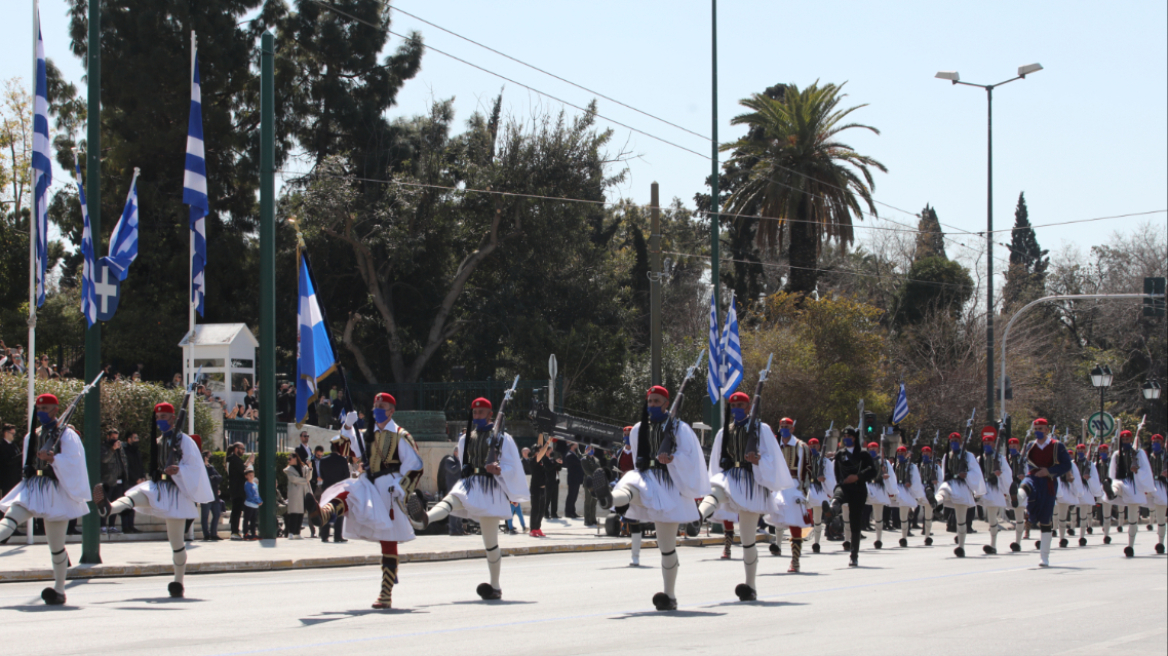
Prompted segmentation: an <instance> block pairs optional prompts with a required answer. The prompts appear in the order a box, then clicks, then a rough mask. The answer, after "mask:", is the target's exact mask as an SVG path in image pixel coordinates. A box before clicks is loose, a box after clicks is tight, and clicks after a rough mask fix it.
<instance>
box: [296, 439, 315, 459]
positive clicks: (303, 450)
mask: <svg viewBox="0 0 1168 656" xmlns="http://www.w3.org/2000/svg"><path fill="white" fill-rule="evenodd" d="M296 457H297V458H300V463H301V464H308V463H310V462H312V453H311V452H309V450H308V431H300V444H297V445H296Z"/></svg>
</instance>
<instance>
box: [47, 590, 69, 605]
mask: <svg viewBox="0 0 1168 656" xmlns="http://www.w3.org/2000/svg"><path fill="white" fill-rule="evenodd" d="M41 599H42V600H44V602H45V603H46V604H48V605H49V606H63V605H64V604H65V593H63V592H57V591H56V590H55V589H53V588H45V589H44V590H41Z"/></svg>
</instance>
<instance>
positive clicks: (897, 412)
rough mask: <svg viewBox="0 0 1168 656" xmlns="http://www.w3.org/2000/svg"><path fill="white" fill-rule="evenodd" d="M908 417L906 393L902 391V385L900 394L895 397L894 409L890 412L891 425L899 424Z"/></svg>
mask: <svg viewBox="0 0 1168 656" xmlns="http://www.w3.org/2000/svg"><path fill="white" fill-rule="evenodd" d="M907 416H908V393H907V392H905V391H904V383H901V384H900V394H898V395H897V397H896V407H895V408H893V410H892V423H894V424H899V423H900V422H902V421H904V418H905V417H907Z"/></svg>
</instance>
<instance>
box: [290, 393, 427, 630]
mask: <svg viewBox="0 0 1168 656" xmlns="http://www.w3.org/2000/svg"><path fill="white" fill-rule="evenodd" d="M396 409H397V399H395V398H393V395H391V394H387V393H385V392H382V393H380V394H378V395H376V396H374V397H373V425H371V426H370V427H369V428H367V429H366V430H365V434H364V435H359V434H357V433H356V432H355V431H354V429H353V425H354V424H355V423H356V422H357V413H356V412H355V411H349V412H348V413H347V414H346V415H345V420H344V427H343V428H342V429H341V436H342V438H343V439H346V440H348V441H349V448H350V449H352V453H353V455H355V456H357V457H358V458H360V459H361V464H362V469H363V470H364V471H363V472H362V473H361V475H360V476H358V477H357V478H347V479H345V480H343V481H341V482H339V483H336V484H334V485H332V486H331V487H329V488H328V489H327V490H325V491H324V492H323V493H322V494H321V496H320V504H319V505H318V504H317V503H316V501H315V500H314V499H313V497H312V495H311V494H306V495H304V503H305V508H306V509H307V510H308V519H309V521H311V522H312V523H313V524H314V525H315V526H320V525H322V524H326V523H328V522H329V521H330V520H332V519H333V518H334V517H344V518H345V535H346V536H350V537H354V538H357V539H358V540H366V541H368V542H377V543H379V544H380V545H381V592H380V594H378V596H377V599H376V600H375V601H374V602H373V608H376V609H379V610H386V609H389V608H392V607H393V587H394V586H395V585H396V584H397V581H398V576H397V573H398V553H397V546H398V543H400V542H409V541H410V540H413V539H414V528H413V526H412V525H411V524H410V520H411V519H412V520H414V521H416V522H419V523H425V519H426V502H425V500H423V499H422V498H421V497H420V496H419V495H418V494H416V493H415V490H417V487H418V483H419V482H420V481H421V478H422V458H421V456H420V455H418V445H417V444H416V443H415V442H414V438H413V436H412V435H410V433H409V432H408V431H407V430H406V429H404V428H402V427H401V426H399V425H398V424H397V422H395V421H394V420H393V415H394V412H395V411H396Z"/></svg>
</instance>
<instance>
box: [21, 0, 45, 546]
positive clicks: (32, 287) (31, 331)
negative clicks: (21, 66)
mask: <svg viewBox="0 0 1168 656" xmlns="http://www.w3.org/2000/svg"><path fill="white" fill-rule="evenodd" d="M40 27H41V26H40V2H39V0H32V107H33V115H34V117H35V115H36V85H37V42H38V41H39V40H40V36H41V30H40ZM34 120H35V119H34ZM28 166H29V176H28V179H29V180H30V181H32V183H33V185H32V202H33V207H32V212H29V215H28V357H27V358H25V361H24V364H25V367H24V372H25V375H27V376H28V404H27V411H26V415H25V416H26V417H27V423H26V426H27V428H26V429H25V432H26V433H27V434H28V435H29V436H30V438H31V436H32V413H33V401H34V400H35V399H36V388H35V387H34V385H35V384H36V383H35V379H34V375H35V372H34V371H33V370H32V369H30V368H29V367H28V363H29V362H30V361H31V360H32V358H33V357H35V354H36V307H37V304H36V301H37V298H36V274H37V256H36V244H37V217H36V214H37V212H36V202H37V201H36V170H35V169H34V168H33V163H32V158H31V157H30V158H29V159H28ZM32 533H33V526H32V519H29V520H28V527H27V530H26V535H28V544H32Z"/></svg>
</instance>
